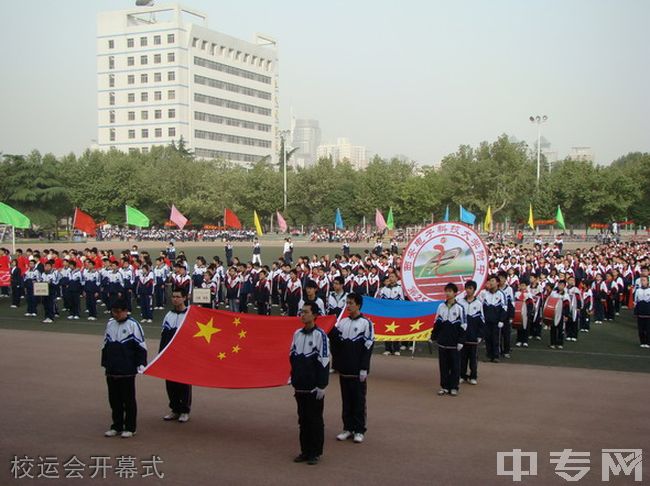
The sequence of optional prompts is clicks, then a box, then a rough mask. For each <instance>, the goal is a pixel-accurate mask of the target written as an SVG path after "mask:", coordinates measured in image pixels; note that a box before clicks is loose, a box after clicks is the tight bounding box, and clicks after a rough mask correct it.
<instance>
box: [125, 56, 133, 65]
mask: <svg viewBox="0 0 650 486" xmlns="http://www.w3.org/2000/svg"><path fill="white" fill-rule="evenodd" d="M126 65H127V66H135V57H133V56H129V57H127V58H126Z"/></svg>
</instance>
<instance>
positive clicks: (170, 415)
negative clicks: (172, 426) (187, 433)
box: [163, 412, 180, 420]
mask: <svg viewBox="0 0 650 486" xmlns="http://www.w3.org/2000/svg"><path fill="white" fill-rule="evenodd" d="M178 417H180V415H179V414H177V413H176V412H169V413H168V414H167V415H165V416H164V417H163V420H178Z"/></svg>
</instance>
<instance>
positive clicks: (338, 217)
mask: <svg viewBox="0 0 650 486" xmlns="http://www.w3.org/2000/svg"><path fill="white" fill-rule="evenodd" d="M337 228H338V229H343V228H344V225H343V216H341V210H340V209H339V208H336V218H335V219H334V229H337Z"/></svg>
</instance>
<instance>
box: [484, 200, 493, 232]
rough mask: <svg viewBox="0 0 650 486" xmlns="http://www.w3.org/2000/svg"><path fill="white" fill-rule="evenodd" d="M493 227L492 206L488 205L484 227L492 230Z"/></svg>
mask: <svg viewBox="0 0 650 486" xmlns="http://www.w3.org/2000/svg"><path fill="white" fill-rule="evenodd" d="M491 227H492V206H488V209H487V213H485V222H484V223H483V229H484V230H485V231H490V228H491Z"/></svg>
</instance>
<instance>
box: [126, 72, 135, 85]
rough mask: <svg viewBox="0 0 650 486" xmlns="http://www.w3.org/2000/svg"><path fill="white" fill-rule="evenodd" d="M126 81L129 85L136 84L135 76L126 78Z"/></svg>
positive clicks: (130, 75) (131, 75)
mask: <svg viewBox="0 0 650 486" xmlns="http://www.w3.org/2000/svg"><path fill="white" fill-rule="evenodd" d="M126 80H127V81H126V82H127V83H129V84H134V83H135V74H129V75H128V76H127V77H126Z"/></svg>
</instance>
